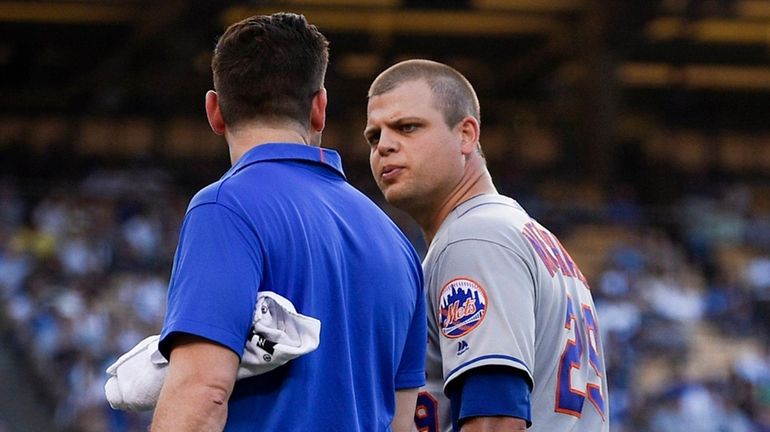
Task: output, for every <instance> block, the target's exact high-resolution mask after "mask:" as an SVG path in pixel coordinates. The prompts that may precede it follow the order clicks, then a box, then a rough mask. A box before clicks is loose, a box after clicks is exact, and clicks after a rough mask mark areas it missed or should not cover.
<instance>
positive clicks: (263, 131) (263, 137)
mask: <svg viewBox="0 0 770 432" xmlns="http://www.w3.org/2000/svg"><path fill="white" fill-rule="evenodd" d="M225 138H226V139H227V146H228V147H229V149H230V163H232V164H235V163H236V162H238V160H239V159H240V158H241V157H242V156H243V155H244V154H245V153H246V152H248V151H249V150H251V149H253V148H254V147H257V146H260V145H262V144H267V143H297V144H307V145H317V144H314V143H313V142H311V139H309V137H308V133H307V131H305V132H304V133H303V132H302V131H301V130H300V128H297V127H291V126H289V125H287V126H284V125H276V126H245V127H240V128H238V129H231V130H228V131H227V132H226V133H225Z"/></svg>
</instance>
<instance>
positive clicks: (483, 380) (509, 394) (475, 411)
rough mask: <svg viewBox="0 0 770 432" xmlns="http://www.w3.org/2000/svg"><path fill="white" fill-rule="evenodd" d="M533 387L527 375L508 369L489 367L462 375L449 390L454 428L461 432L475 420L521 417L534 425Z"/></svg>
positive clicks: (528, 424)
mask: <svg viewBox="0 0 770 432" xmlns="http://www.w3.org/2000/svg"><path fill="white" fill-rule="evenodd" d="M531 391H532V390H531V387H530V383H529V378H528V377H527V374H526V373H525V372H524V371H520V370H518V369H515V368H512V367H507V366H485V367H479V368H476V369H472V370H470V371H468V372H465V373H463V374H462V376H461V377H460V379H459V380H457V381H456V382H455V383H452V385H451V386H450V387H449V388H447V396H448V397H449V399H450V401H451V404H450V405H451V410H452V425H453V428H454V430H460V425H461V424H462V421H463V420H465V419H469V418H471V417H492V416H507V417H518V418H520V419H524V420H526V421H527V427H529V426H531V425H532V410H531V406H530V392H531Z"/></svg>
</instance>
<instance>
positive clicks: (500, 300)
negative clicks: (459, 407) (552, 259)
mask: <svg viewBox="0 0 770 432" xmlns="http://www.w3.org/2000/svg"><path fill="white" fill-rule="evenodd" d="M433 270H434V271H433V272H432V274H431V275H430V277H431V278H432V279H433V280H432V281H431V285H432V286H436V287H438V292H437V293H433V294H432V295H433V297H432V298H431V299H430V301H431V303H432V306H431V313H433V314H435V319H436V323H437V327H438V333H439V345H440V350H441V358H442V366H443V376H444V389H446V387H447V385H448V384H449V383H451V382H452V380H454V379H455V378H457V377H459V376H460V375H462V373H463V372H466V371H468V370H471V369H473V368H477V367H481V366H490V365H499V366H509V367H513V368H516V369H519V370H521V371H523V372H524V373H525V374H526V376H527V377H528V379H529V380H530V383H532V382H533V379H532V366H533V364H534V352H535V348H534V340H535V318H534V302H535V291H534V277H533V273H532V270H531V267H530V264H529V263H527V262H526V260H525V259H524V258H523V257H522V256H521V255H519V254H517V253H516V252H515V251H513V250H511V249H510V248H507V247H505V246H502V245H500V244H498V243H495V242H492V241H487V240H477V239H470V240H461V241H457V242H453V243H451V244H449V245H448V246H447V247H446V248H445V250H444V251H443V252H442V254H441V256H440V257H439V258H438V261H437V263H436V266H435V267H434V269H433Z"/></svg>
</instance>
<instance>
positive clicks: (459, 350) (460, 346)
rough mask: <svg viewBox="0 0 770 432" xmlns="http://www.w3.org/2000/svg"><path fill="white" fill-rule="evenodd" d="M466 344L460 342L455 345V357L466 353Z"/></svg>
mask: <svg viewBox="0 0 770 432" xmlns="http://www.w3.org/2000/svg"><path fill="white" fill-rule="evenodd" d="M468 348H469V347H468V342H465V341H460V342H458V343H457V355H458V356H459V355H463V354H464V353H465V351H468Z"/></svg>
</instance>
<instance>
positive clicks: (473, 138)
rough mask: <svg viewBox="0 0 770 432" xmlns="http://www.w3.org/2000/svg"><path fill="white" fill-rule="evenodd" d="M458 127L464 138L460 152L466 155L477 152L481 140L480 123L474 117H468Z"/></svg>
mask: <svg viewBox="0 0 770 432" xmlns="http://www.w3.org/2000/svg"><path fill="white" fill-rule="evenodd" d="M457 127H458V128H459V133H460V135H461V138H462V143H461V145H460V151H461V152H462V153H463V154H464V155H468V154H471V153H473V152H475V151H476V150H477V149H478V147H479V139H480V138H481V125H479V121H478V120H476V118H475V117H473V116H466V117H465V118H464V119H462V120H461V121H460V124H459V125H458V126H457Z"/></svg>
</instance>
